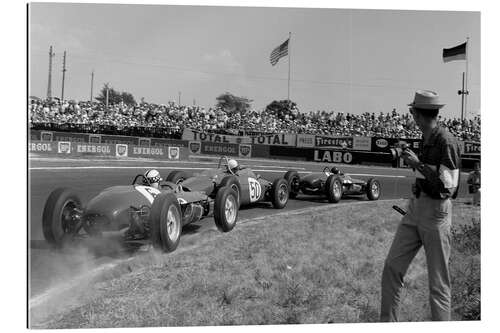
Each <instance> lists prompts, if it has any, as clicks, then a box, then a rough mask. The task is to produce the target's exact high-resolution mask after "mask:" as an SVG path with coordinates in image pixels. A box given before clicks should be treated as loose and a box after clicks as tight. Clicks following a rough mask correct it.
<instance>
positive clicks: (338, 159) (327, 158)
mask: <svg viewBox="0 0 500 333" xmlns="http://www.w3.org/2000/svg"><path fill="white" fill-rule="evenodd" d="M352 160H353V158H352V154H351V153H350V152H348V151H347V152H346V151H332V150H318V149H315V150H314V161H315V162H329V163H347V164H349V163H352Z"/></svg>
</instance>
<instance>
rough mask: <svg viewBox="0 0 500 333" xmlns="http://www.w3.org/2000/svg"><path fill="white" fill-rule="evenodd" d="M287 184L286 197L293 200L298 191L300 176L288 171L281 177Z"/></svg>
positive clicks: (293, 171)
mask: <svg viewBox="0 0 500 333" xmlns="http://www.w3.org/2000/svg"><path fill="white" fill-rule="evenodd" d="M283 178H285V179H286V181H287V182H288V195H289V196H290V198H292V199H294V198H296V197H297V194H299V191H300V185H299V184H300V176H299V173H298V172H297V171H295V170H290V171H287V172H286V173H285V176H284V177H283Z"/></svg>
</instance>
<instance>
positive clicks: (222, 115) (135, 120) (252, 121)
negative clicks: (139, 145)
mask: <svg viewBox="0 0 500 333" xmlns="http://www.w3.org/2000/svg"><path fill="white" fill-rule="evenodd" d="M29 116H30V126H31V128H33V129H45V130H60V131H76V132H87V133H102V134H119V135H134V136H151V137H167V138H180V137H181V136H182V131H183V130H184V129H185V128H190V129H194V130H198V131H206V132H217V133H226V134H237V135H243V134H245V133H246V134H248V133H304V134H321V135H338V136H355V135H360V136H379V137H387V138H419V137H420V136H421V132H420V131H419V130H418V128H417V127H416V126H415V122H414V121H413V117H412V116H411V115H410V114H409V113H408V112H407V113H403V114H401V113H398V112H396V110H395V109H394V110H392V112H387V113H383V112H380V113H378V114H376V113H373V112H371V113H370V112H365V113H363V114H359V115H357V114H349V113H343V112H333V111H315V112H300V111H299V110H298V109H297V108H296V107H293V108H291V109H290V110H286V111H284V112H283V111H282V112H274V113H270V112H266V111H256V110H249V111H248V112H245V113H230V112H226V111H224V110H222V109H220V108H217V107H214V108H208V109H206V108H203V107H200V106H183V105H177V104H175V103H172V102H170V103H168V104H151V103H140V104H138V105H133V106H129V105H125V104H123V103H122V104H117V105H111V106H109V107H108V108H106V106H105V105H104V104H102V103H97V102H75V101H59V100H52V101H44V100H39V99H32V100H30V102H29ZM439 120H440V123H441V124H442V125H443V126H446V127H447V128H448V129H449V130H450V131H451V132H452V133H453V134H454V135H455V136H456V137H458V138H459V139H460V140H472V141H479V140H480V138H481V130H480V127H481V119H480V117H479V116H475V117H474V118H473V119H464V120H463V121H462V120H460V119H457V118H455V119H446V118H441V117H440V119H439Z"/></svg>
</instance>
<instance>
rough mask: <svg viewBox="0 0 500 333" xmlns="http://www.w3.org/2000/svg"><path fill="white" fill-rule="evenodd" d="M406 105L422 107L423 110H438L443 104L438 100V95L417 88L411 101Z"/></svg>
mask: <svg viewBox="0 0 500 333" xmlns="http://www.w3.org/2000/svg"><path fill="white" fill-rule="evenodd" d="M408 106H411V107H414V108H418V109H424V110H436V109H437V110H439V109H441V108H442V107H443V106H444V104H441V103H440V102H439V95H438V94H437V93H435V92H434V91H430V90H417V91H416V92H415V97H414V98H413V102H411V103H410V104H408Z"/></svg>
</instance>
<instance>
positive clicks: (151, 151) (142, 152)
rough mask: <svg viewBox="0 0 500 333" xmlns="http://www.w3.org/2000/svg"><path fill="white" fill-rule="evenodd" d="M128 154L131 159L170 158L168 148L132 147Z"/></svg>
mask: <svg viewBox="0 0 500 333" xmlns="http://www.w3.org/2000/svg"><path fill="white" fill-rule="evenodd" d="M128 154H129V156H130V157H151V158H153V157H159V158H161V159H164V158H168V157H167V154H168V147H141V146H130V147H129V150H128Z"/></svg>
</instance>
